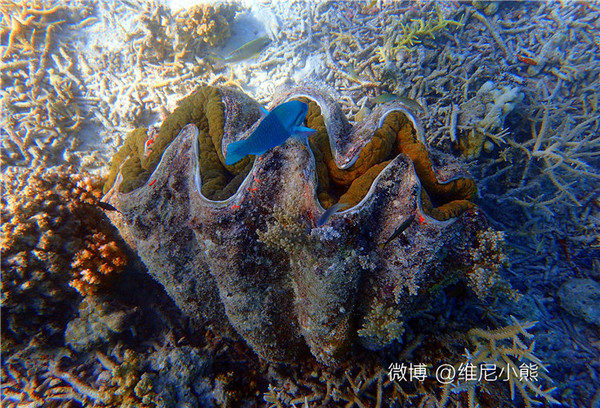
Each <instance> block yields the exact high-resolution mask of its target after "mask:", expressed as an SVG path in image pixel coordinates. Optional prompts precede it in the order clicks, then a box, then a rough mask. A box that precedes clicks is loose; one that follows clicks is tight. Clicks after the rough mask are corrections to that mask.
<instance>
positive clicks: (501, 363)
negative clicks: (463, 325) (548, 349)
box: [438, 317, 560, 408]
mask: <svg viewBox="0 0 600 408" xmlns="http://www.w3.org/2000/svg"><path fill="white" fill-rule="evenodd" d="M513 321H514V324H512V325H510V326H506V327H501V328H499V329H495V330H484V329H471V330H469V332H468V333H467V336H468V337H469V339H470V341H471V343H472V345H473V346H475V350H474V351H473V352H472V353H470V352H469V351H468V350H467V352H466V353H467V354H466V356H467V360H466V362H464V363H462V364H461V366H464V365H465V364H469V365H472V366H474V367H477V368H480V367H482V366H483V365H489V366H493V367H498V368H503V369H504V370H502V371H501V372H499V373H497V374H496V375H497V377H498V378H501V379H502V381H506V382H508V384H509V387H510V396H511V399H512V400H513V401H514V398H515V389H516V390H517V391H518V392H519V394H520V395H521V397H522V398H523V401H524V404H525V406H526V407H527V408H531V407H532V406H533V405H538V404H540V403H541V402H540V401H538V400H535V399H533V398H532V397H531V395H530V394H533V395H534V397H541V398H542V399H543V400H545V401H546V402H547V403H549V404H559V405H560V403H559V402H558V401H557V400H556V399H554V398H553V397H552V396H551V395H550V394H551V393H552V392H553V391H554V390H555V388H550V389H547V390H544V389H543V388H542V385H541V384H539V382H540V381H544V382H550V383H551V382H552V380H551V379H550V377H548V375H547V374H546V372H548V369H547V368H546V367H545V366H544V364H543V363H542V362H541V361H540V359H538V358H537V357H536V356H535V355H534V354H533V347H534V345H535V342H534V341H532V342H531V344H529V345H527V344H526V342H525V340H524V339H532V338H533V335H532V334H531V333H529V332H527V330H528V329H531V328H533V327H534V326H535V324H536V323H537V322H525V323H519V322H518V321H517V320H516V319H515V318H514V317H513ZM520 336H523V338H524V339H523V338H521V337H520ZM531 365H533V366H534V367H536V368H537V369H536V370H535V373H536V376H535V378H533V377H531V378H530V376H529V374H524V372H523V369H522V368H523V366H525V367H526V369H527V370H529V369H530V368H531ZM538 369H539V371H538ZM485 384H486V381H482V382H479V381H473V380H466V381H464V383H463V384H462V385H461V384H456V383H450V384H446V385H445V386H444V391H443V393H442V398H441V400H440V401H439V402H438V406H440V407H442V408H444V407H446V406H447V405H448V402H449V401H450V394H451V392H452V393H454V394H460V393H461V392H464V391H466V392H467V397H468V401H469V407H470V408H474V407H476V406H478V405H477V400H476V397H475V392H476V390H477V387H483V386H485ZM452 387H455V389H454V390H452Z"/></svg>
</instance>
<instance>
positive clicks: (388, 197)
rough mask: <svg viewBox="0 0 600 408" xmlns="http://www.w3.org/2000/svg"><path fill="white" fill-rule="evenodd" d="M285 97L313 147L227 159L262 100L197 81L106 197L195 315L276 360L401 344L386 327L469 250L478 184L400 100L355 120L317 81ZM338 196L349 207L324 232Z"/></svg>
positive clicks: (117, 220)
mask: <svg viewBox="0 0 600 408" xmlns="http://www.w3.org/2000/svg"><path fill="white" fill-rule="evenodd" d="M289 100H302V101H304V102H306V103H308V105H309V112H308V115H307V119H306V123H305V125H306V126H308V127H310V128H312V129H316V131H317V132H316V134H315V135H313V136H311V137H310V139H309V143H308V144H306V143H305V142H304V141H301V140H298V139H295V138H291V139H289V140H288V141H287V142H286V143H284V144H283V145H281V146H278V147H275V148H273V149H271V150H269V151H267V152H266V153H265V154H263V155H261V156H259V157H251V156H248V157H246V158H245V159H244V160H242V161H241V162H239V163H236V164H235V165H232V166H228V165H226V164H225V159H224V157H223V151H224V150H226V147H227V145H228V144H229V143H232V142H235V141H237V140H240V139H243V138H246V137H248V135H249V134H251V132H252V131H253V130H254V129H255V128H256V127H257V126H258V124H259V123H260V118H261V111H260V106H259V105H258V103H256V102H254V101H253V100H252V99H250V98H249V97H247V96H246V95H244V94H242V93H239V92H237V91H233V90H231V89H227V88H224V89H217V88H201V89H199V90H198V91H196V92H195V93H194V94H192V95H191V96H190V97H189V98H188V99H186V100H184V101H182V103H181V106H180V108H178V109H177V110H175V111H174V112H173V114H172V115H171V116H170V117H169V118H167V119H166V120H165V122H164V123H163V125H162V126H161V128H160V129H159V130H158V134H157V135H156V137H155V139H154V140H155V142H154V144H153V146H157V147H156V148H154V149H153V150H152V152H151V154H150V155H149V156H148V157H147V158H146V156H145V155H144V150H143V148H142V146H143V144H144V142H145V138H144V137H143V136H144V135H146V134H147V133H148V131H147V130H145V129H138V130H136V131H134V132H133V133H132V134H131V135H130V138H129V139H128V140H127V141H126V142H125V145H124V147H123V149H122V150H121V151H120V152H119V153H118V154H117V156H116V157H115V159H114V160H113V163H112V168H111V177H110V178H109V181H108V182H107V185H106V186H105V191H107V193H106V195H105V197H104V200H105V201H108V202H110V203H111V204H112V205H114V206H115V207H116V208H117V209H118V210H119V212H112V213H111V214H110V217H111V220H112V221H113V223H114V224H115V225H116V226H117V228H118V229H119V230H120V232H121V234H122V236H123V237H124V238H125V240H126V241H127V242H128V243H129V244H130V245H131V246H132V247H133V248H135V249H136V250H137V252H138V254H139V255H140V257H141V259H142V260H143V261H144V263H145V264H146V266H147V268H148V271H149V273H150V274H152V275H153V276H154V277H155V278H156V279H157V280H158V281H159V282H161V283H162V284H163V286H164V287H165V289H166V290H167V292H168V293H169V294H170V295H171V297H172V298H173V299H174V300H175V302H176V303H177V305H178V306H179V307H180V308H181V309H182V310H183V311H184V312H186V313H187V314H189V315H190V316H191V317H193V318H194V320H195V321H197V322H198V324H201V325H211V326H212V327H213V328H221V329H223V330H224V331H226V332H229V333H231V334H232V335H234V333H237V335H239V336H241V337H242V338H243V339H244V340H245V341H246V342H247V343H248V344H249V345H250V346H251V347H252V348H253V349H254V351H255V352H256V353H257V354H258V355H260V356H261V357H262V358H264V359H266V360H269V361H295V360H297V359H298V358H300V357H301V356H303V355H306V354H308V352H310V353H311V354H312V355H313V356H314V357H315V358H316V359H317V360H318V361H320V362H321V363H325V364H335V363H336V362H338V361H339V359H340V357H341V356H342V355H343V353H344V352H345V350H347V348H348V347H349V346H350V345H351V344H352V343H353V341H354V340H356V339H357V338H358V335H357V333H358V332H359V331H360V340H361V341H362V343H363V344H364V345H366V346H368V347H370V348H380V347H383V346H385V345H386V344H387V343H388V342H390V341H392V340H394V339H397V338H400V336H401V332H402V331H401V330H399V329H394V330H393V331H394V333H391V334H390V333H389V334H388V335H381V334H380V332H386V333H387V332H389V331H390V330H388V329H390V328H393V327H397V328H400V327H401V322H400V321H401V320H402V319H406V318H408V317H410V314H411V311H410V310H411V307H410V306H411V304H413V303H414V302H415V301H416V300H419V301H421V300H423V299H426V296H428V295H427V293H428V291H427V288H428V287H431V286H432V285H434V284H436V283H438V282H439V281H443V280H444V274H445V273H446V271H445V268H450V267H452V265H454V264H456V263H460V260H461V259H468V248H466V247H467V246H468V245H463V244H464V243H467V242H469V239H470V238H473V236H472V235H473V234H476V232H477V231H478V230H479V229H481V228H480V227H481V226H483V220H482V217H481V216H480V215H479V212H478V210H477V209H476V207H475V206H474V205H473V204H472V202H471V200H472V199H473V196H474V194H475V192H476V187H475V184H474V182H473V180H471V179H470V178H468V177H466V173H465V172H464V171H463V169H462V167H461V165H460V163H459V162H457V161H456V160H455V159H454V158H452V157H450V156H447V155H443V154H440V153H437V152H435V151H433V150H430V149H428V148H427V147H426V146H425V144H424V135H423V133H422V130H421V127H420V124H419V122H418V121H417V120H416V119H415V117H414V116H413V114H412V113H411V111H410V109H408V108H407V107H406V106H404V105H402V104H401V103H397V102H392V103H388V104H385V105H382V106H380V107H378V108H376V109H374V110H373V112H372V113H371V114H370V115H369V116H367V117H366V118H365V119H364V120H363V121H362V122H361V123H359V124H358V125H356V126H355V127H351V126H350V125H349V123H348V121H347V120H346V118H345V117H344V115H343V114H342V113H341V109H340V107H339V105H338V104H337V103H336V102H335V101H334V100H333V99H331V98H330V97H329V96H327V95H325V94H323V93H321V92H319V91H316V90H314V89H307V88H296V89H292V90H291V91H289V92H286V93H283V94H281V95H279V96H278V97H276V98H275V99H274V102H273V105H274V106H276V105H278V104H280V103H283V102H285V101H289ZM150 133H152V132H150ZM153 137H154V136H153ZM337 202H339V203H345V207H344V208H343V210H342V211H338V212H337V213H335V214H333V215H332V216H331V217H330V218H329V219H328V221H327V222H326V223H325V224H324V225H323V226H322V227H318V226H317V221H318V219H319V217H320V216H321V215H322V214H323V213H324V211H325V208H327V207H330V206H331V205H333V204H334V203H337ZM410 217H414V218H415V220H417V221H415V222H413V223H410V225H409V227H403V229H405V230H403V232H402V233H401V234H400V235H401V236H398V237H397V238H396V239H393V240H389V238H390V237H391V236H392V234H394V232H395V231H396V230H397V229H398V228H399V227H400V226H402V225H403V224H404V223H405V221H406V220H407V219H409V218H410ZM388 241H389V242H388ZM386 242H388V244H387V245H383V244H384V243H386ZM442 253H443V254H442ZM377 310H385V314H386V316H388V317H390V318H391V317H393V318H394V319H397V320H398V324H396V325H392V326H393V327H392V326H390V327H388V328H387V329H385V328H383V329H381V330H379V331H378V330H375V329H373V327H374V326H377V324H378V322H379V321H384V323H385V324H386V325H388V324H390V322H387V321H385V320H386V319H382V318H380V316H378V315H377V313H374V312H373V311H375V312H376V311H377ZM373 319H375V320H373ZM372 320H373V321H372ZM387 320H389V319H387ZM361 327H362V329H361ZM232 329H233V330H232ZM386 330H387V331H386ZM371 332H373V333H374V334H373V336H374V337H373V338H370V337H369V336H371V334H370V333H371Z"/></svg>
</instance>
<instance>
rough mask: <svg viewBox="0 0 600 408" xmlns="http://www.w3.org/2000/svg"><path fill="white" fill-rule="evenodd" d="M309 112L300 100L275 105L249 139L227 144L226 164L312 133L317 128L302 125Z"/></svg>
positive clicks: (259, 153)
mask: <svg viewBox="0 0 600 408" xmlns="http://www.w3.org/2000/svg"><path fill="white" fill-rule="evenodd" d="M307 112H308V105H307V104H305V103H304V102H300V101H289V102H286V103H283V104H281V105H279V106H277V107H275V108H274V109H273V110H272V111H271V112H269V113H268V114H267V116H265V117H264V118H263V120H262V121H261V122H260V124H259V125H258V127H257V128H256V129H255V130H254V132H252V134H251V135H250V136H249V137H248V138H247V139H244V140H240V141H237V142H233V143H231V144H230V145H229V146H227V155H226V157H225V164H227V165H229V164H234V163H237V162H238V161H240V160H242V159H243V158H244V157H246V156H247V155H249V154H255V155H261V154H263V153H265V152H266V151H267V150H269V149H272V148H273V147H276V146H279V145H281V144H283V143H284V142H285V141H286V140H288V138H290V137H291V136H297V137H308V136H310V135H312V134H313V133H315V132H316V130H314V129H310V128H307V127H304V126H301V125H302V122H304V119H305V118H306V114H307Z"/></svg>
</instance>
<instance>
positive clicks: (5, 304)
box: [0, 166, 125, 337]
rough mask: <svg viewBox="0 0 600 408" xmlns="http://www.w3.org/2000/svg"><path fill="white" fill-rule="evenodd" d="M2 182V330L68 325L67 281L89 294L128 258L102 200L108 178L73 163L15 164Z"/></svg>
mask: <svg viewBox="0 0 600 408" xmlns="http://www.w3.org/2000/svg"><path fill="white" fill-rule="evenodd" d="M2 188H3V192H4V193H3V196H2V201H1V212H2V220H3V224H2V230H1V231H2V234H1V239H0V251H1V258H2V260H1V262H2V308H3V313H2V329H3V335H4V333H7V332H9V333H12V334H14V335H16V336H17V337H19V335H21V334H28V335H32V334H36V333H37V332H38V331H39V330H42V331H45V332H48V333H55V332H57V331H61V330H60V327H61V326H62V325H64V324H65V321H63V320H64V319H66V316H68V313H67V312H68V311H69V310H70V309H72V307H73V304H72V300H73V299H74V295H75V292H74V291H72V290H71V289H70V288H69V284H68V282H69V281H70V280H72V279H74V282H75V283H74V285H73V286H74V287H76V288H77V289H78V290H79V291H80V293H81V294H83V295H85V294H87V293H89V292H90V291H92V288H91V285H95V286H99V287H100V286H105V285H106V284H107V283H108V282H109V281H110V279H107V278H110V277H111V276H112V275H114V273H115V272H117V271H119V270H121V269H122V267H123V265H124V263H125V257H124V256H123V254H122V252H121V250H120V249H119V247H118V244H117V243H116V242H115V241H114V240H113V238H111V237H112V232H111V231H112V227H111V226H110V224H109V223H108V221H107V220H106V218H105V217H104V214H103V212H102V211H101V210H100V209H99V208H98V207H97V206H96V203H97V202H98V200H99V199H100V195H101V179H100V178H98V177H94V176H91V175H89V174H86V173H82V172H80V171H76V170H75V169H74V168H72V167H67V166H62V167H58V168H54V169H46V168H44V167H37V168H34V169H23V168H16V167H10V168H8V169H7V170H6V171H5V172H4V173H3V177H2ZM72 264H73V267H74V268H76V269H75V270H72V268H71V265H72ZM86 270H88V271H89V272H86ZM79 280H81V281H82V283H77V282H78V281H79ZM83 283H85V284H83ZM86 285H88V286H86Z"/></svg>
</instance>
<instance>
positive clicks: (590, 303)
mask: <svg viewBox="0 0 600 408" xmlns="http://www.w3.org/2000/svg"><path fill="white" fill-rule="evenodd" d="M558 297H559V298H560V304H561V306H562V307H563V308H564V309H565V310H566V311H567V312H569V313H571V314H572V315H573V316H575V317H579V318H581V319H583V320H585V321H586V322H588V323H592V324H595V325H596V326H598V327H600V283H598V282H596V281H593V280H591V279H571V280H568V281H567V282H565V283H564V284H563V285H562V286H561V287H560V289H559V290H558Z"/></svg>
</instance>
